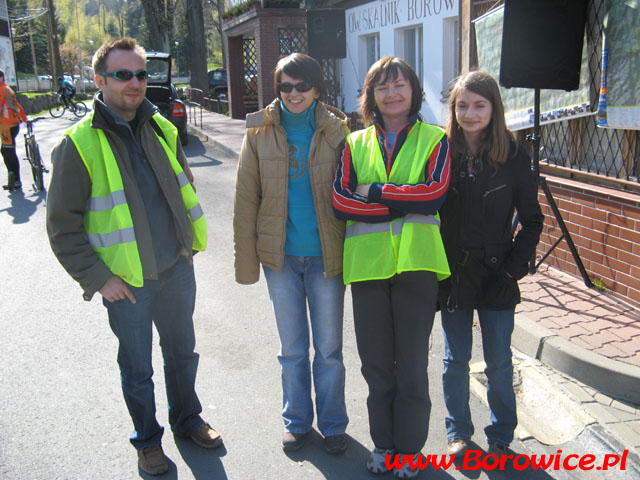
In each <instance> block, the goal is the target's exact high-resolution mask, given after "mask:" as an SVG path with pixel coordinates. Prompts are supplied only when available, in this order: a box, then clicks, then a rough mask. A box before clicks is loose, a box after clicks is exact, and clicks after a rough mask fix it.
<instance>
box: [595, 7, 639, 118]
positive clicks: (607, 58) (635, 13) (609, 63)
mask: <svg viewBox="0 0 640 480" xmlns="http://www.w3.org/2000/svg"><path fill="white" fill-rule="evenodd" d="M605 12H606V14H605V17H604V34H603V36H602V76H601V80H600V98H599V101H598V114H597V117H596V123H597V124H598V126H599V127H608V128H623V129H632V130H640V77H639V75H638V72H640V35H638V34H637V32H638V25H640V2H639V1H637V0H636V1H628V2H621V1H614V0H606V1H605ZM634 32H636V33H635V34H634Z"/></svg>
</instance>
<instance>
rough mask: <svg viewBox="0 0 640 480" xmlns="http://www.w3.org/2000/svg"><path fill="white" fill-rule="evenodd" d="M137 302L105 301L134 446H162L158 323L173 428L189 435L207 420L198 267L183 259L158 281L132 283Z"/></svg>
mask: <svg viewBox="0 0 640 480" xmlns="http://www.w3.org/2000/svg"><path fill="white" fill-rule="evenodd" d="M128 287H129V289H130V290H131V292H132V293H133V295H134V297H135V298H136V303H135V304H132V303H131V302H130V301H129V300H128V299H125V300H119V301H117V302H113V303H111V302H109V301H107V300H103V303H104V305H105V306H106V307H107V311H108V312H109V324H110V325H111V329H112V330H113V333H114V334H115V335H116V337H118V340H119V342H120V346H119V348H118V364H119V366H120V377H121V380H122V392H123V393H124V399H125V402H126V404H127V408H128V409H129V414H130V415H131V419H132V420H133V426H134V432H133V433H132V434H131V438H130V440H131V443H132V444H133V446H134V447H136V448H137V449H142V448H145V447H148V446H151V445H159V444H160V441H161V439H162V433H163V431H164V429H163V427H161V426H160V425H159V424H158V422H157V420H156V415H155V414H156V404H155V396H154V385H153V380H152V379H151V377H152V375H153V367H152V363H151V345H152V341H153V333H152V328H153V324H155V325H156V328H157V330H158V334H159V336H160V347H161V348H162V356H163V359H164V375H165V384H166V385H165V386H166V389H167V400H168V403H169V424H170V425H171V429H172V430H173V432H174V433H176V434H177V435H182V436H188V435H190V434H191V433H193V432H194V431H196V430H197V429H198V428H199V427H200V426H201V425H202V424H203V423H204V422H203V420H202V418H201V417H200V412H201V411H202V407H201V405H200V401H199V400H198V396H197V395H196V392H195V381H196V371H197V370H198V358H199V356H198V354H197V353H195V352H194V348H195V343H196V340H195V333H194V329H193V310H194V307H195V297H196V282H195V276H194V272H193V266H192V265H189V263H188V261H187V259H186V258H185V257H183V256H180V259H179V260H178V262H177V263H176V265H175V266H173V267H172V268H170V269H169V270H167V271H165V272H163V273H161V274H160V276H159V278H158V280H145V281H144V286H142V287H140V288H136V287H132V286H130V285H128Z"/></svg>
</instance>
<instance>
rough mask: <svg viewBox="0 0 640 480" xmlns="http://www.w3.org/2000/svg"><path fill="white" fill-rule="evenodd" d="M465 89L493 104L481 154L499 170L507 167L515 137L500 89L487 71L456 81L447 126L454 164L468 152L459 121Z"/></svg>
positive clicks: (451, 96) (464, 75)
mask: <svg viewBox="0 0 640 480" xmlns="http://www.w3.org/2000/svg"><path fill="white" fill-rule="evenodd" d="M463 90H469V91H470V92H473V93H476V94H478V95H480V96H481V97H484V98H486V99H487V100H489V102H491V121H490V122H489V125H488V126H487V128H486V129H485V130H484V131H483V132H482V135H481V144H480V151H479V152H478V153H479V154H481V155H486V156H487V159H488V161H489V163H490V164H491V165H493V166H494V167H495V168H498V166H500V165H504V164H505V163H506V161H507V158H508V157H509V149H510V148H511V142H512V141H513V140H514V139H513V135H512V134H511V132H510V131H509V130H508V129H507V124H506V122H505V119H504V106H503V105H502V97H501V96H500V89H499V88H498V84H497V82H496V81H495V79H494V78H493V77H492V76H491V75H489V74H488V73H487V72H482V71H473V72H468V73H465V74H463V75H461V76H460V77H458V78H457V79H456V82H455V84H454V85H453V88H452V89H451V93H450V94H449V120H448V121H447V125H446V128H445V130H446V132H447V137H448V138H449V149H450V151H451V158H452V159H453V162H454V164H455V163H456V162H458V161H459V160H460V159H461V158H462V157H463V156H464V155H465V153H469V152H467V145H466V141H465V138H464V132H463V131H462V127H460V124H458V120H457V118H456V102H457V101H458V97H459V96H460V94H461V93H462V91H463Z"/></svg>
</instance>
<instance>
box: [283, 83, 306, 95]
mask: <svg viewBox="0 0 640 480" xmlns="http://www.w3.org/2000/svg"><path fill="white" fill-rule="evenodd" d="M294 88H295V89H296V91H297V92H298V93H304V92H308V91H309V90H311V89H312V88H313V84H312V83H309V82H300V83H296V84H295V85H294V84H293V83H289V82H284V83H279V84H278V90H279V91H281V92H284V93H291V91H292V90H293V89H294Z"/></svg>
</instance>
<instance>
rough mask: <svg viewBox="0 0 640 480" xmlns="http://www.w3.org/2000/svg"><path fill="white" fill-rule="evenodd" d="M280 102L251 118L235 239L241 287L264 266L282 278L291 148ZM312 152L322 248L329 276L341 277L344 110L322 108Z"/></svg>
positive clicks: (318, 112)
mask: <svg viewBox="0 0 640 480" xmlns="http://www.w3.org/2000/svg"><path fill="white" fill-rule="evenodd" d="M279 103H280V101H279V100H278V99H276V100H274V101H273V102H272V103H271V104H270V105H269V106H267V107H266V108H265V109H263V110H260V111H259V112H256V113H254V114H250V115H247V133H246V134H245V137H244V141H243V143H242V150H241V151H240V159H239V161H238V173H237V179H236V189H235V197H234V211H233V239H234V247H235V273H236V281H237V282H238V283H241V284H251V283H256V282H257V281H258V280H259V278H260V264H263V265H265V266H267V267H269V268H271V269H273V270H275V271H277V272H279V271H280V270H281V269H282V264H283V262H284V243H285V236H286V225H287V185H288V173H289V147H288V145H287V138H286V133H285V131H284V128H283V127H282V126H280V106H279ZM315 113H316V131H315V133H314V135H313V139H312V140H311V146H310V150H309V174H310V177H311V188H312V190H313V198H314V202H315V208H316V215H317V219H318V230H319V232H320V242H321V244H322V254H323V255H322V256H323V259H324V269H325V276H326V277H327V278H331V277H333V276H335V275H337V274H339V273H341V272H342V249H343V242H344V228H345V226H344V222H343V221H341V220H338V219H336V218H335V216H334V215H333V209H332V207H331V192H332V185H333V181H334V178H335V173H336V168H337V165H338V159H339V158H340V155H341V153H342V149H343V148H344V143H345V139H346V136H347V134H348V133H349V129H348V128H347V117H346V116H345V114H344V113H342V112H341V111H340V110H338V109H336V108H333V107H331V106H328V105H325V104H323V103H320V102H318V104H317V106H316V112H315Z"/></svg>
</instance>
